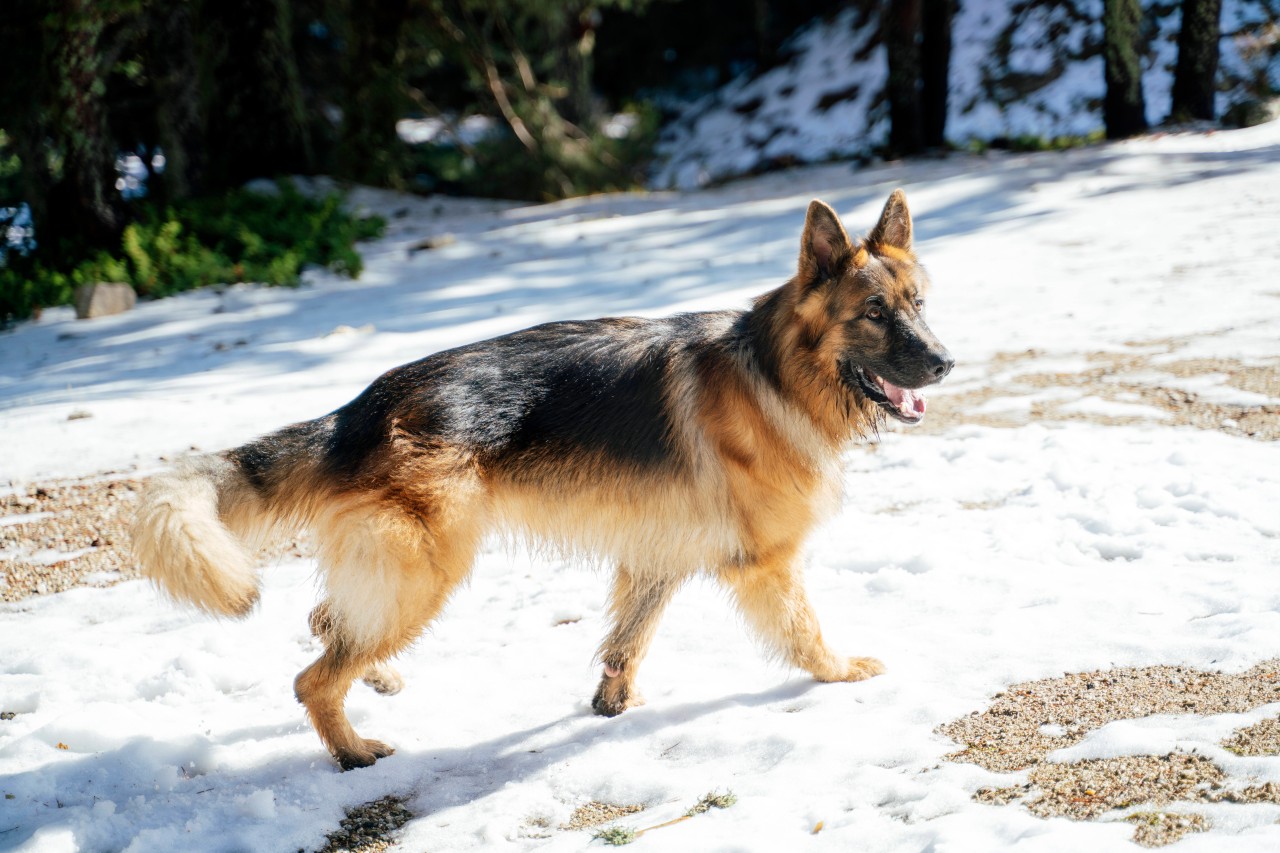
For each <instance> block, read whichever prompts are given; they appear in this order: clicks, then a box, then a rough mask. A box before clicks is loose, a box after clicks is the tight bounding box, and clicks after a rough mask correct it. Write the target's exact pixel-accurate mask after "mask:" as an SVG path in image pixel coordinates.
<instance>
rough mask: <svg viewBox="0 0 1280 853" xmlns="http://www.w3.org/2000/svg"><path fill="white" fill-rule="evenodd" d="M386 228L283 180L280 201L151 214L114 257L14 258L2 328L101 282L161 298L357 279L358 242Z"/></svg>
mask: <svg viewBox="0 0 1280 853" xmlns="http://www.w3.org/2000/svg"><path fill="white" fill-rule="evenodd" d="M385 226H386V222H385V221H384V220H383V219H381V218H380V217H369V218H364V219H358V218H356V217H354V216H352V215H351V214H350V213H348V212H347V211H346V210H344V209H343V207H342V200H341V198H339V197H338V196H336V195H333V196H328V197H326V198H320V199H313V198H308V197H306V196H304V195H302V194H301V193H299V192H298V191H297V189H295V188H294V186H293V185H292V184H290V183H288V182H284V181H282V182H280V184H279V191H278V192H277V193H274V194H262V193H255V192H250V191H248V190H235V191H233V192H230V193H227V194H225V195H221V196H215V197H211V198H203V199H193V200H190V201H186V202H182V203H180V204H177V205H174V206H172V207H167V208H163V209H157V208H144V209H143V210H142V212H141V214H140V216H139V217H138V219H137V220H136V221H135V222H132V223H131V224H129V225H128V226H127V227H126V228H125V229H124V232H123V234H122V235H121V238H120V245H119V247H118V248H117V249H116V250H114V251H108V252H98V253H96V254H92V255H89V256H87V257H86V256H85V253H84V252H83V251H80V252H77V251H76V247H74V246H70V247H69V246H62V247H58V251H48V250H44V251H37V252H34V253H32V255H31V257H29V258H18V257H12V256H11V258H10V263H9V264H8V265H7V266H3V267H0V323H4V322H11V321H13V320H20V319H24V318H26V317H30V316H32V315H33V314H35V313H38V312H39V310H40V309H41V308H47V307H52V306H55V305H67V304H70V302H71V301H72V298H73V295H74V293H75V288H76V287H77V286H78V285H81V284H92V283H94V282H101V281H107V282H126V283H128V284H131V285H133V287H134V289H135V290H137V291H138V295H140V296H147V297H160V296H169V295H171V294H174V293H180V292H182V291H184V290H192V289H194V288H197V287H204V286H206V285H210V284H222V283H225V284H232V283H235V282H241V281H248V282H259V283H262V284H269V285H283V286H296V285H297V284H298V283H299V282H300V281H301V274H302V270H303V268H304V267H305V266H307V265H311V264H314V265H316V266H322V267H326V268H328V269H330V270H333V271H334V272H336V273H339V274H342V275H347V276H350V277H352V278H356V277H358V276H359V275H360V271H361V266H362V264H361V260H360V254H359V253H358V252H357V251H356V250H355V245H354V244H355V243H356V242H358V241H360V240H368V239H372V238H374V237H378V236H380V235H381V234H382V231H383V229H384V228H385Z"/></svg>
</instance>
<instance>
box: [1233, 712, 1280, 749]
mask: <svg viewBox="0 0 1280 853" xmlns="http://www.w3.org/2000/svg"><path fill="white" fill-rule="evenodd" d="M1222 748H1223V749H1225V750H1227V751H1229V752H1234V753H1235V754H1236V755H1280V718H1276V717H1273V718H1272V719H1269V720H1263V721H1261V722H1259V723H1254V724H1253V725H1252V726H1245V727H1244V728H1243V729H1239V730H1238V731H1236V732H1234V733H1233V734H1232V735H1231V737H1229V738H1227V739H1226V740H1224V741H1223V742H1222Z"/></svg>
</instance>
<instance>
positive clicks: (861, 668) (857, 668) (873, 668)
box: [840, 658, 884, 681]
mask: <svg viewBox="0 0 1280 853" xmlns="http://www.w3.org/2000/svg"><path fill="white" fill-rule="evenodd" d="M883 673H884V664H882V663H881V662H880V661H878V660H877V659H875V658H849V668H848V669H847V670H846V671H845V675H844V678H842V679H840V680H841V681H864V680H866V679H868V678H871V677H872V676H875V675H881V674H883Z"/></svg>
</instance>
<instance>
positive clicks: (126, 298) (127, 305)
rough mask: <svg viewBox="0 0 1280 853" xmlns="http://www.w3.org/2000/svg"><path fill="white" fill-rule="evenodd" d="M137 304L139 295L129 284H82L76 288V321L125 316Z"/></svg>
mask: <svg viewBox="0 0 1280 853" xmlns="http://www.w3.org/2000/svg"><path fill="white" fill-rule="evenodd" d="M137 302H138V294H136V293H134V291H133V288H132V287H130V286H129V285H127V284H106V283H99V284H82V285H80V286H79V287H77V288H76V319H78V320H89V319H92V318H94V317H108V316H110V315H112V314H123V313H124V312H125V311H128V310H129V309H131V308H133V306H134V305H136V304H137Z"/></svg>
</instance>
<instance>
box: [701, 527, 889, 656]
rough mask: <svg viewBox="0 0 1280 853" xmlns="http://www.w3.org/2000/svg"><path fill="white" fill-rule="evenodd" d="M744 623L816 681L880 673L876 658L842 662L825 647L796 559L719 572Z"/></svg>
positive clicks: (782, 556)
mask: <svg viewBox="0 0 1280 853" xmlns="http://www.w3.org/2000/svg"><path fill="white" fill-rule="evenodd" d="M718 576H719V578H720V580H721V581H722V582H723V583H724V584H725V586H727V587H728V588H729V589H730V590H731V591H732V592H733V595H734V598H735V599H736V601H737V603H738V607H739V608H740V609H741V611H742V614H743V616H745V617H746V619H747V622H748V623H749V624H750V625H751V627H752V628H754V629H755V631H756V633H757V634H758V635H759V636H760V638H761V639H762V640H763V641H764V642H765V643H766V644H767V645H768V647H769V648H770V650H772V651H773V652H775V653H776V654H777V655H778V656H779V657H781V658H783V659H784V660H786V661H787V662H788V663H790V664H791V665H792V666H796V667H799V668H800V669H803V670H805V671H807V672H809V673H810V674H811V675H813V677H814V678H816V679H817V680H819V681H862V680H863V679H865V678H870V677H871V676H873V675H879V674H880V673H882V672H884V664H882V663H881V662H880V661H878V660H876V659H875V658H849V657H841V656H840V655H837V654H836V653H835V652H833V651H831V649H830V648H828V647H827V644H826V642H825V641H824V640H823V639H822V630H821V628H819V627H818V617H817V615H816V614H815V613H814V612H813V607H812V606H811V605H810V604H809V599H808V596H806V595H805V591H804V585H803V584H802V582H801V576H800V568H799V564H798V562H797V561H796V553H795V551H793V550H791V549H787V550H786V551H784V552H781V553H779V554H778V555H777V556H776V557H775V558H773V559H769V560H762V561H758V562H755V563H752V564H748V565H745V566H741V565H734V566H726V567H724V568H722V569H720V571H719V574H718Z"/></svg>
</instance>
